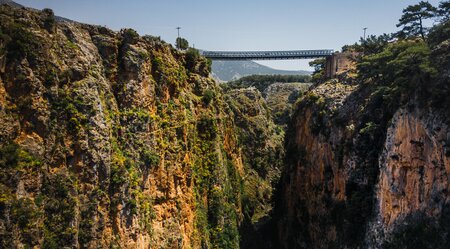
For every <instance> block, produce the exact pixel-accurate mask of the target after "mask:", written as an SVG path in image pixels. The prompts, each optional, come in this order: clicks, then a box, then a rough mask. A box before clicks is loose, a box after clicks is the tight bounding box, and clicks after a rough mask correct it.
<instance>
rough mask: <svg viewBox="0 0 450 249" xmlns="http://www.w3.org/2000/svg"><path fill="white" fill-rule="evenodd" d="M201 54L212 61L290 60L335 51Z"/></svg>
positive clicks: (319, 55)
mask: <svg viewBox="0 0 450 249" xmlns="http://www.w3.org/2000/svg"><path fill="white" fill-rule="evenodd" d="M201 54H202V55H203V56H205V57H206V58H209V59H211V60H290V59H314V58H322V57H327V56H330V55H332V54H333V50H332V49H319V50H291V51H201Z"/></svg>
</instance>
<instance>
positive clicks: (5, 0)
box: [0, 0, 25, 8]
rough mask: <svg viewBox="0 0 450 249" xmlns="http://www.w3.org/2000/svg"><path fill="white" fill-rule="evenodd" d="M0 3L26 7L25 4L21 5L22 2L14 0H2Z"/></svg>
mask: <svg viewBox="0 0 450 249" xmlns="http://www.w3.org/2000/svg"><path fill="white" fill-rule="evenodd" d="M0 4H7V5H10V6H13V7H18V8H22V7H25V6H23V5H21V4H18V3H16V2H14V1H11V0H0Z"/></svg>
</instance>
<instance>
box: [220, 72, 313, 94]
mask: <svg viewBox="0 0 450 249" xmlns="http://www.w3.org/2000/svg"><path fill="white" fill-rule="evenodd" d="M310 81H311V76H309V75H250V76H246V77H242V78H240V79H238V80H235V81H230V82H228V83H226V84H222V87H223V88H225V89H232V88H247V87H255V88H256V89H258V90H259V91H260V92H261V93H264V91H265V90H266V89H267V87H269V86H270V85H272V84H273V83H293V82H298V83H309V82H310Z"/></svg>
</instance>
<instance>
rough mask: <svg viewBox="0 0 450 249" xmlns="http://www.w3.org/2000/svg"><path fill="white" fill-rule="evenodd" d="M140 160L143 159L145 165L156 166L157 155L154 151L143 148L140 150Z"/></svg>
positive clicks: (157, 162)
mask: <svg viewBox="0 0 450 249" xmlns="http://www.w3.org/2000/svg"><path fill="white" fill-rule="evenodd" d="M142 160H143V161H144V163H145V165H146V166H149V167H151V166H153V167H154V166H157V165H158V164H159V160H160V159H159V155H158V154H157V153H156V152H154V151H150V150H144V151H143V152H142Z"/></svg>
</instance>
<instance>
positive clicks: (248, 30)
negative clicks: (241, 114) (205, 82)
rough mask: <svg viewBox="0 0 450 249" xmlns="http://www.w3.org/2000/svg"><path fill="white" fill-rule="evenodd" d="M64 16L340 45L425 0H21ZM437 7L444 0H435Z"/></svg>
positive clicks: (243, 43) (229, 38)
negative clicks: (420, 0)
mask: <svg viewBox="0 0 450 249" xmlns="http://www.w3.org/2000/svg"><path fill="white" fill-rule="evenodd" d="M16 2H18V3H20V4H22V5H25V6H28V7H33V8H36V9H42V8H51V9H53V10H54V12H55V14H56V15H58V16H62V17H66V18H69V19H72V20H75V21H79V22H83V23H89V24H96V25H102V26H106V27H108V28H111V29H113V30H120V29H121V28H133V29H135V30H136V31H138V33H139V34H141V35H146V34H149V35H154V36H160V37H161V38H162V39H163V40H165V41H166V42H169V43H172V44H173V43H174V42H175V40H176V37H177V30H176V27H178V26H179V27H181V30H180V35H181V36H182V37H184V38H186V39H187V40H188V41H189V44H190V45H191V46H195V48H198V49H204V50H222V51H227V50H228V51H240V50H256V51H258V50H301V49H334V50H339V49H341V47H342V46H343V45H346V44H353V43H355V42H357V41H359V39H360V37H362V36H363V28H364V27H367V34H368V35H372V34H375V35H380V34H383V33H391V32H395V31H398V28H397V27H396V24H397V23H398V19H399V18H400V16H401V15H402V10H403V9H404V8H405V7H406V6H408V5H412V4H416V3H418V2H419V0H127V1H123V0H16ZM429 2H430V3H431V4H433V5H435V6H437V5H438V3H439V0H431V1H429ZM258 63H261V64H264V65H268V66H271V67H273V68H277V69H287V70H299V69H302V70H311V69H310V68H309V66H308V61H307V60H288V61H260V62H258Z"/></svg>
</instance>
